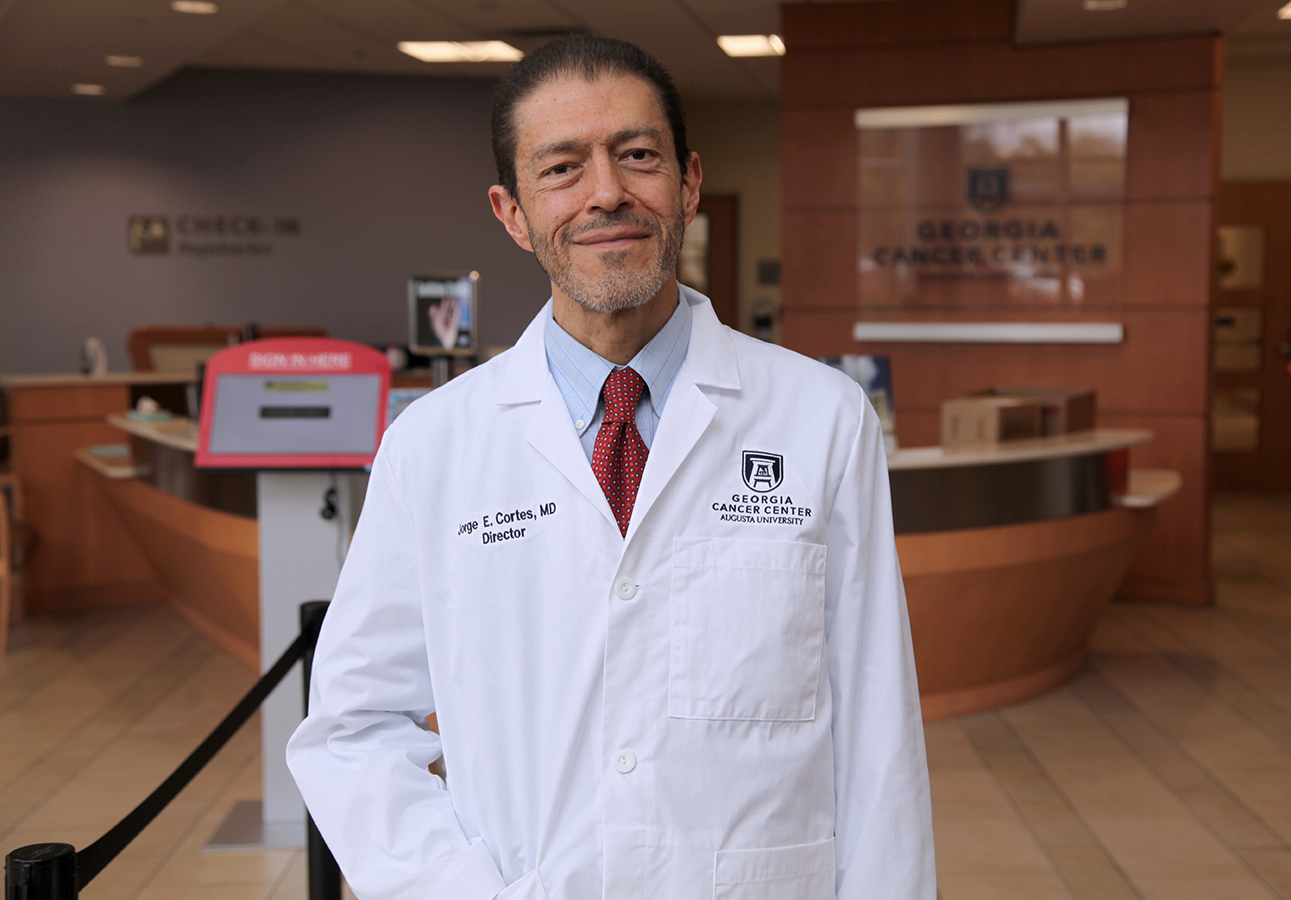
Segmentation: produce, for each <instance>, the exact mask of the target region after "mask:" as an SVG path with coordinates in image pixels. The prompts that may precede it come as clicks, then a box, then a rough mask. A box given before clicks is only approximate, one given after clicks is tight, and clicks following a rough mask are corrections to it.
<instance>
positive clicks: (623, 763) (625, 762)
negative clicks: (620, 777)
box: [614, 750, 637, 775]
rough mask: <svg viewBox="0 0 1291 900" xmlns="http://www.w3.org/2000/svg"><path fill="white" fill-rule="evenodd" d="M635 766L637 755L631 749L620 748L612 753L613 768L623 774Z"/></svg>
mask: <svg viewBox="0 0 1291 900" xmlns="http://www.w3.org/2000/svg"><path fill="white" fill-rule="evenodd" d="M636 767H637V755H636V754H635V753H633V752H632V751H631V750H620V751H619V752H618V753H615V754H614V768H616V769H618V770H619V771H620V772H621V773H623V774H624V775H626V774H628V773H629V772H631V771H632V770H633V769H635V768H636Z"/></svg>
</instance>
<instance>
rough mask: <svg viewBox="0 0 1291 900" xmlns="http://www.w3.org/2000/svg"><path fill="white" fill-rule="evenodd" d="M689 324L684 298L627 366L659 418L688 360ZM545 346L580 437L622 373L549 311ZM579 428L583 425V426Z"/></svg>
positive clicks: (688, 313)
mask: <svg viewBox="0 0 1291 900" xmlns="http://www.w3.org/2000/svg"><path fill="white" fill-rule="evenodd" d="M690 322H691V311H690V304H689V303H687V302H686V300H685V298H684V297H682V298H679V299H678V302H677V308H676V309H675V310H673V313H672V315H671V316H669V317H668V321H667V322H665V323H664V326H663V327H662V328H660V329H659V332H658V333H657V334H656V335H655V336H654V337H652V338H651V339H650V341H649V343H647V344H646V345H645V346H644V347H642V348H641V350H640V351H638V353H637V355H636V356H634V357H632V359H631V360H630V361H629V362H628V365H629V366H630V367H631V368H632V369H634V370H635V371H636V373H637V374H638V375H640V376H641V378H642V379H643V380H644V381H645V383H646V387H647V388H649V390H650V405H651V406H652V407H653V409H654V414H655V415H656V416H659V415H662V413H663V405H664V402H665V401H666V400H667V399H668V393H669V391H671V390H672V383H673V381H675V380H676V378H677V373H678V372H679V371H680V370H681V364H682V361H683V360H685V358H686V348H687V346H688V345H689V343H690ZM543 340H544V343H545V345H546V348H547V366H548V368H549V369H550V370H551V374H552V377H553V378H555V380H556V385H557V387H559V388H560V393H561V395H562V396H563V397H564V398H565V404H566V405H567V406H568V407H569V414H570V417H571V418H572V419H573V420H574V423H575V427H576V428H577V429H578V431H579V433H580V434H581V433H582V432H583V431H585V430H586V429H587V427H588V426H589V425H590V424H591V422H592V418H593V416H594V415H595V413H596V405H597V402H598V401H599V400H600V397H601V388H602V387H603V386H604V384H605V379H606V378H608V377H609V375H610V373H611V372H613V371H614V370H615V369H618V368H622V367H621V366H616V365H615V364H614V363H612V362H610V361H609V360H608V359H605V358H604V357H602V356H598V355H597V354H596V353H594V352H593V351H591V350H590V349H588V348H587V347H584V346H583V345H582V344H580V343H579V342H578V341H576V340H574V338H573V337H571V336H570V334H569V332H567V331H566V330H565V329H563V328H561V327H560V325H559V324H558V323H557V322H556V319H555V317H554V316H552V314H551V311H550V306H549V308H548V312H547V323H546V327H545V328H544V330H543ZM579 422H581V423H583V424H582V425H581V426H579V425H578V423H579Z"/></svg>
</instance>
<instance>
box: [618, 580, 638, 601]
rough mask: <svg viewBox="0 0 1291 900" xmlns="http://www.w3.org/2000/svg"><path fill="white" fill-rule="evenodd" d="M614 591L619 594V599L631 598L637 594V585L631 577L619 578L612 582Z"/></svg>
mask: <svg viewBox="0 0 1291 900" xmlns="http://www.w3.org/2000/svg"><path fill="white" fill-rule="evenodd" d="M614 593H616V594H618V595H619V599H620V600H631V599H632V598H633V597H635V596H636V595H637V586H636V582H634V581H633V580H632V579H631V578H620V579H619V580H618V581H616V582H614Z"/></svg>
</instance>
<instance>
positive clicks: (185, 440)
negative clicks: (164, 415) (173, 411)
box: [108, 415, 197, 453]
mask: <svg viewBox="0 0 1291 900" xmlns="http://www.w3.org/2000/svg"><path fill="white" fill-rule="evenodd" d="M108 424H109V425H115V426H116V427H117V428H120V429H121V430H122V431H124V432H126V433H127V434H132V435H134V436H135V437H141V438H143V439H144V440H146V441H152V442H153V443H156V444H161V445H162V446H165V447H173V448H174V449H176V450H186V451H188V452H189V453H196V452H197V423H196V422H194V421H193V420H192V419H186V418H184V417H182V416H175V417H174V418H170V419H158V420H155V421H139V420H136V419H131V418H128V417H126V416H121V415H111V416H108Z"/></svg>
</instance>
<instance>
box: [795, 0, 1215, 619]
mask: <svg viewBox="0 0 1291 900" xmlns="http://www.w3.org/2000/svg"><path fill="white" fill-rule="evenodd" d="M1012 8H1013V4H1012V2H1011V0H873V2H864V3H838V4H833V3H830V4H789V5H786V6H784V7H783V8H782V9H783V17H784V22H783V32H782V33H783V36H784V39H785V44H786V46H787V48H788V52H787V53H786V55H785V57H784V60H783V62H784V66H783V92H782V103H783V121H782V127H783V132H782V141H783V149H782V154H783V155H782V160H783V167H784V168H783V184H782V190H783V197H784V220H783V223H784V224H783V229H784V230H783V283H782V287H783V304H784V313H783V332H782V333H783V339H784V343H785V344H786V345H788V346H789V347H792V348H793V349H795V350H798V351H800V352H802V353H806V354H808V355H812V356H820V355H827V354H828V355H833V354H841V353H881V354H886V355H888V356H890V357H891V358H892V370H893V381H894V393H895V400H896V411H897V429H898V438H899V440H900V442H901V444H902V445H903V446H907V447H909V446H917V445H922V444H934V443H936V442H937V440H938V434H937V427H938V410H939V408H940V404H941V402H942V401H943V400H945V399H946V398H948V397H952V396H956V395H958V394H961V393H964V392H967V391H971V390H976V389H979V388H984V387H987V386H990V385H1035V386H1061V387H1093V388H1096V389H1097V390H1098V400H1099V422H1100V424H1101V425H1105V426H1112V427H1121V426H1137V427H1145V428H1150V429H1152V430H1153V431H1154V432H1155V433H1156V435H1157V439H1156V441H1155V442H1154V443H1152V444H1150V445H1147V446H1145V447H1141V448H1136V449H1135V451H1134V454H1133V464H1134V465H1136V466H1139V467H1149V466H1150V467H1168V468H1173V469H1177V470H1178V471H1179V472H1180V473H1182V475H1183V479H1184V482H1183V484H1184V486H1183V489H1182V490H1181V491H1180V493H1179V494H1178V495H1176V496H1175V497H1174V498H1172V499H1171V500H1169V501H1167V502H1166V503H1165V504H1164V505H1163V507H1162V508H1161V510H1160V516H1159V519H1158V524H1157V526H1156V527H1155V529H1154V531H1153V533H1152V534H1151V535H1150V536H1149V538H1148V540H1147V542H1146V544H1145V546H1144V550H1143V553H1142V555H1141V556H1140V558H1139V560H1138V562H1137V563H1136V564H1135V566H1134V568H1133V570H1132V571H1131V573H1130V576H1129V578H1128V579H1127V581H1126V583H1125V586H1124V587H1123V589H1122V596H1126V597H1133V598H1141V599H1152V600H1163V601H1169V602H1176V603H1185V604H1200V603H1204V602H1207V600H1208V599H1209V598H1210V574H1209V563H1208V535H1209V491H1208V473H1207V410H1208V405H1209V398H1208V387H1207V384H1208V381H1207V367H1208V360H1209V338H1208V335H1209V325H1208V322H1209V317H1208V314H1207V302H1208V293H1209V287H1210V277H1211V276H1210V273H1211V257H1212V250H1213V237H1212V234H1213V229H1212V216H1213V213H1214V205H1215V198H1216V193H1217V187H1218V147H1219V136H1220V83H1221V77H1222V75H1221V73H1222V70H1223V42H1222V39H1221V38H1218V37H1215V36H1210V35H1198V36H1184V37H1170V38H1152V39H1136V40H1124V41H1116V42H1104V43H1086V44H1062V45H1048V46H1041V47H1016V46H1014V44H1013V42H1012V32H1013V21H1012V16H1013V13H1012ZM1111 96H1124V97H1128V98H1129V134H1128V137H1127V148H1126V153H1127V159H1126V213H1125V223H1124V245H1123V266H1122V278H1121V279H1120V284H1119V285H1118V289H1117V290H1115V291H1111V292H1105V293H1103V294H1101V295H1100V296H1097V297H1090V298H1087V300H1086V302H1084V303H1082V304H1081V305H1080V306H1079V307H1072V308H1066V309H1054V310H1048V311H1044V312H1039V311H1037V312H1034V313H1033V312H1031V311H1028V310H1022V309H1019V308H1018V307H1017V306H1011V307H1006V306H1000V307H994V308H991V307H987V308H974V309H972V310H963V311H948V310H944V309H941V310H936V309H926V308H925V309H918V310H901V311H897V310H893V311H874V310H872V309H867V310H866V311H865V313H864V316H865V318H867V319H871V320H883V319H900V320H905V321H956V320H958V321H963V320H972V321H1022V320H1025V321H1070V322H1082V321H1091V322H1107V321H1118V322H1122V323H1124V325H1125V341H1124V342H1123V343H1121V344H1119V345H1110V346H1070V345H1069V346H1061V345H1044V346H1041V345H1036V346H1017V345H971V344H970V345H954V344H895V343H858V342H856V341H854V340H853V339H852V337H851V330H852V324H853V323H854V322H856V321H858V320H859V319H861V317H862V314H861V309H860V306H859V304H858V295H857V277H856V272H857V265H856V263H857V259H856V256H857V206H858V197H857V168H858V166H857V144H858V142H857V136H856V130H855V127H854V125H853V114H854V111H855V110H856V109H858V108H861V107H876V106H914V105H919V104H939V103H989V102H1005V101H1022V100H1059V99H1072V98H1089V97H1111Z"/></svg>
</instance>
